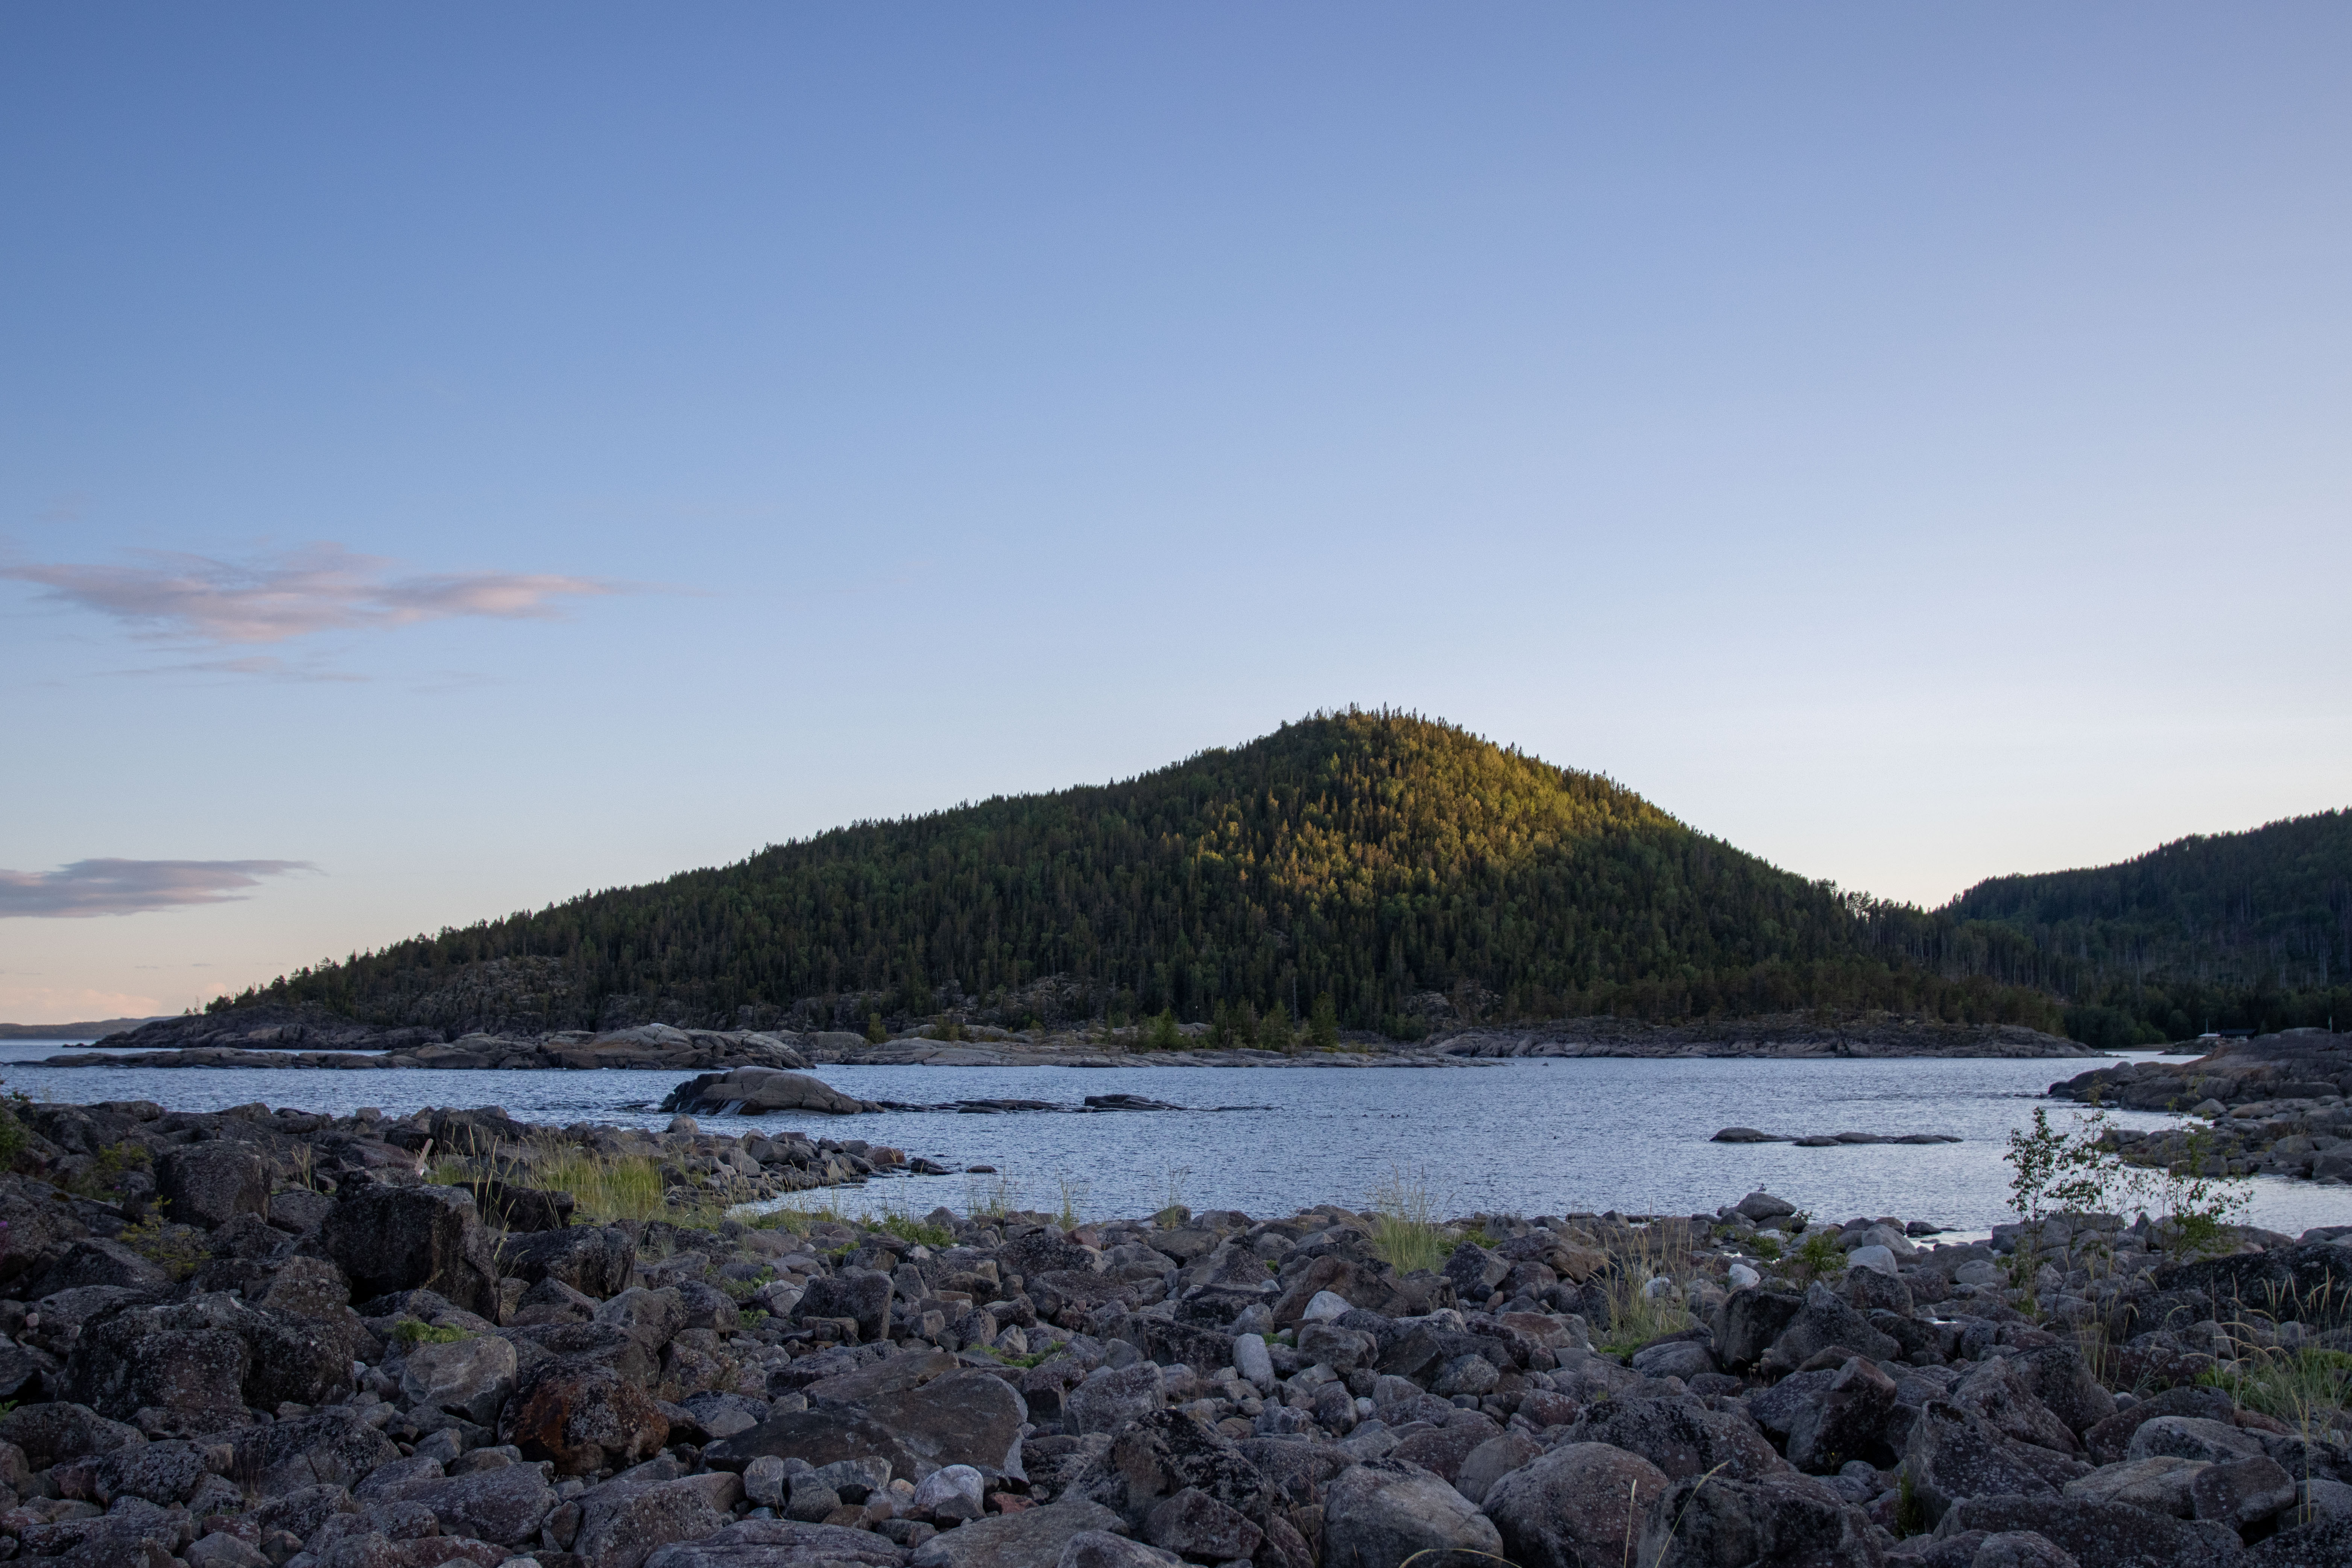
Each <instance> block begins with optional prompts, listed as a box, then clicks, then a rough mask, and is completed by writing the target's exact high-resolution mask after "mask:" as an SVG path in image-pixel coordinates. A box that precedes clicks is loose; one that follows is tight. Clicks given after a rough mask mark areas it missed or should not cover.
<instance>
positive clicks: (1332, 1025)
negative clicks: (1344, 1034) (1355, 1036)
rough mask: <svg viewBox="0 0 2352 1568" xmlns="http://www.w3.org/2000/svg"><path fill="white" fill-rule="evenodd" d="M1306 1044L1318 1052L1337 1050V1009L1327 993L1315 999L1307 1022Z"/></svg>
mask: <svg viewBox="0 0 2352 1568" xmlns="http://www.w3.org/2000/svg"><path fill="white" fill-rule="evenodd" d="M1307 1044H1308V1045H1310V1046H1313V1047H1315V1048H1316V1049H1317V1050H1318V1051H1329V1050H1336V1049H1338V1048H1339V1008H1338V1007H1337V1006H1336V1005H1333V1003H1332V1001H1331V993H1329V992H1328V991H1326V992H1324V993H1323V994H1321V995H1319V996H1318V997H1316V998H1315V1011H1314V1012H1313V1013H1312V1014H1311V1015H1310V1016H1308V1018H1307Z"/></svg>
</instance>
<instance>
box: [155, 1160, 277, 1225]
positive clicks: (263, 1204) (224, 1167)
mask: <svg viewBox="0 0 2352 1568" xmlns="http://www.w3.org/2000/svg"><path fill="white" fill-rule="evenodd" d="M155 1191H156V1195H157V1196H159V1197H161V1198H162V1199H163V1213H164V1215H165V1216H166V1217H167V1218H169V1219H170V1220H171V1221H172V1222H173V1224H175V1225H193V1226H198V1227H199V1228H201V1229H205V1230H210V1229H212V1228H213V1227H214V1226H219V1225H225V1224H226V1223H227V1222H228V1221H230V1220H232V1219H234V1218H236V1216H237V1215H241V1214H250V1215H267V1214H268V1212H269V1171H268V1166H266V1165H265V1164H264V1163H262V1159H261V1153H260V1151H259V1150H257V1149H256V1148H254V1147H253V1145H251V1144H249V1143H243V1142H229V1141H227V1140H224V1139H215V1140H213V1141H212V1142H205V1143H190V1144H187V1145H185V1146H184V1147H182V1148H178V1149H173V1150H172V1151H171V1152H168V1153H166V1154H165V1155H164V1156H163V1158H162V1159H161V1160H158V1161H157V1162H156V1163H155Z"/></svg>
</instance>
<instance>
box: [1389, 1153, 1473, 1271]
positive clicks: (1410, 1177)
mask: <svg viewBox="0 0 2352 1568" xmlns="http://www.w3.org/2000/svg"><path fill="white" fill-rule="evenodd" d="M1371 1214H1372V1234H1371V1244H1372V1256H1373V1257H1375V1258H1379V1259H1380V1260H1381V1262H1383V1263H1385V1264H1387V1265H1388V1266H1389V1267H1390V1268H1393V1269H1395V1270H1396V1271H1397V1272H1398V1273H1400V1274H1411V1273H1412V1272H1413V1271H1415V1270H1416V1269H1423V1268H1436V1267H1437V1266H1438V1265H1439V1264H1441V1263H1444V1261H1445V1255H1446V1254H1447V1253H1448V1252H1450V1251H1452V1250H1453V1248H1451V1247H1448V1246H1447V1245H1446V1244H1445V1232H1444V1227H1443V1226H1440V1225H1439V1224H1438V1223H1437V1209H1436V1205H1435V1204H1434V1203H1433V1201H1432V1200H1431V1198H1430V1195H1429V1180H1428V1178H1427V1177H1426V1176H1425V1175H1423V1174H1421V1173H1417V1172H1415V1173H1407V1172H1404V1171H1391V1173H1389V1179H1388V1180H1387V1181H1385V1182H1383V1183H1381V1184H1380V1185H1379V1186H1377V1187H1374V1188H1373V1189H1372V1194H1371Z"/></svg>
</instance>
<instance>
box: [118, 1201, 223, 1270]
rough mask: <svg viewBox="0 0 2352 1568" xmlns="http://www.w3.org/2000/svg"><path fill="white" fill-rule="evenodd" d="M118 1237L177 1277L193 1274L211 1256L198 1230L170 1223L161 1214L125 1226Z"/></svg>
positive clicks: (157, 1265) (142, 1255)
mask: <svg viewBox="0 0 2352 1568" xmlns="http://www.w3.org/2000/svg"><path fill="white" fill-rule="evenodd" d="M116 1239H118V1240H119V1241H121V1243H122V1245H123V1246H125V1247H129V1248H130V1249H131V1251H133V1252H135V1253H137V1254H138V1255H139V1256H140V1257H142V1258H145V1259H146V1260H147V1261H148V1262H150V1263H152V1264H153V1265H155V1267H157V1268H161V1269H162V1270H163V1272H164V1273H166V1274H168V1275H170V1276H171V1277H172V1278H173V1279H186V1278H188V1276H190V1275H191V1274H194V1272H195V1271H196V1268H197V1266H198V1265H199V1264H201V1263H203V1262H204V1261H205V1258H207V1257H208V1256H209V1254H207V1253H206V1252H205V1244H204V1242H203V1240H202V1239H201V1238H200V1237H198V1236H197V1235H196V1234H195V1232H194V1231H192V1230H190V1229H189V1228H188V1227H187V1226H178V1225H175V1226H167V1225H165V1224H164V1223H163V1215H148V1216H147V1217H146V1218H145V1219H142V1220H141V1221H140V1222H139V1223H138V1224H136V1225H126V1226H123V1227H122V1234H121V1236H120V1237H117V1238H116Z"/></svg>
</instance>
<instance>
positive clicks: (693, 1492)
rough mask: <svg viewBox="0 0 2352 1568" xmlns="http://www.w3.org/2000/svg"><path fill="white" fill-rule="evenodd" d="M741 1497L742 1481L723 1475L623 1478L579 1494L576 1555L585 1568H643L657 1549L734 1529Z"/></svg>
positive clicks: (713, 1472) (712, 1472) (722, 1472)
mask: <svg viewBox="0 0 2352 1568" xmlns="http://www.w3.org/2000/svg"><path fill="white" fill-rule="evenodd" d="M647 1468H649V1469H659V1468H662V1467H657V1466H648V1467H647ZM742 1497H743V1481H742V1479H741V1478H740V1477H739V1476H731V1475H729V1474H728V1473H727V1472H726V1471H724V1470H713V1471H711V1472H710V1473H709V1474H707V1475H699V1476H676V1477H671V1478H667V1479H656V1478H655V1477H646V1478H643V1479H639V1478H635V1477H628V1476H623V1477H619V1478H617V1479H613V1480H609V1481H606V1482H605V1483H604V1485H603V1486H600V1487H591V1488H589V1489H588V1490H586V1491H584V1492H583V1493H581V1494H580V1500H579V1501H580V1530H579V1533H578V1534H576V1535H575V1536H573V1538H572V1552H573V1553H574V1554H576V1555H577V1556H578V1557H579V1558H580V1560H581V1562H582V1563H584V1564H585V1565H586V1568H642V1565H643V1564H644V1563H645V1561H646V1558H647V1557H650V1556H651V1555H653V1553H654V1552H655V1550H656V1548H659V1547H663V1546H667V1545H668V1544H669V1543H670V1542H674V1541H699V1540H701V1539H702V1538H703V1537H705V1536H708V1535H715V1534H717V1533H718V1532H719V1531H721V1530H723V1529H725V1528H726V1527H727V1526H728V1525H730V1524H732V1523H733V1522H734V1513H733V1511H732V1510H733V1509H734V1507H735V1505H736V1503H738V1502H740V1501H741V1500H742Z"/></svg>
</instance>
